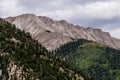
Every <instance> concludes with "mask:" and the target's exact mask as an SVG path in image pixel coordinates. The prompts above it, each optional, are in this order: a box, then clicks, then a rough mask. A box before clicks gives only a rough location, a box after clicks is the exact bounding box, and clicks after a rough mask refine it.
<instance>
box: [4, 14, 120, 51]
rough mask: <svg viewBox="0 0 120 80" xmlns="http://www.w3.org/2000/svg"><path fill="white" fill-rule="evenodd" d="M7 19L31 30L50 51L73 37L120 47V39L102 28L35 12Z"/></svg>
mask: <svg viewBox="0 0 120 80" xmlns="http://www.w3.org/2000/svg"><path fill="white" fill-rule="evenodd" d="M5 20H6V21H8V22H10V23H12V24H15V25H16V26H17V28H19V29H21V30H25V31H26V32H29V33H30V34H31V36H32V37H33V39H35V40H38V41H39V42H40V43H41V44H42V45H43V46H44V47H46V48H47V49H48V50H50V51H51V50H55V49H56V48H58V47H59V46H60V45H62V44H65V43H67V42H70V41H72V40H73V39H87V40H92V41H95V42H98V43H102V44H105V45H106V46H109V47H112V48H114V49H120V40H119V39H117V38H113V37H111V35H110V34H109V33H108V32H103V31H102V30H101V29H94V28H91V27H88V28H84V27H81V26H79V25H73V24H71V23H68V22H67V21H65V20H60V21H56V20H53V19H51V18H48V17H45V16H36V15H34V14H22V15H19V16H16V17H8V18H5Z"/></svg>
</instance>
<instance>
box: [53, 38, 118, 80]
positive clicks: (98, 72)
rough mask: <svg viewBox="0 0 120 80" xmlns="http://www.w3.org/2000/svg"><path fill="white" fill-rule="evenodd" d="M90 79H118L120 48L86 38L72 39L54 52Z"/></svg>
mask: <svg viewBox="0 0 120 80" xmlns="http://www.w3.org/2000/svg"><path fill="white" fill-rule="evenodd" d="M54 53H55V54H56V55H58V56H60V57H61V58H63V59H64V58H65V60H66V61H67V62H68V63H69V64H71V65H73V66H74V67H76V68H78V69H82V70H83V71H85V73H86V74H87V76H88V77H89V79H90V80H120V50H115V49H112V48H110V47H106V46H105V45H102V44H98V43H96V42H92V41H87V40H84V39H82V40H74V41H73V42H69V43H67V44H65V45H62V46H61V47H60V48H58V49H56V50H55V52H54Z"/></svg>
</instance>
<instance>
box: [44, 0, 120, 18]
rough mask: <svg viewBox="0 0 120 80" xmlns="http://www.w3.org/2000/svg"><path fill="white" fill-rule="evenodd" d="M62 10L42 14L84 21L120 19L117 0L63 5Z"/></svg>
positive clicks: (119, 7)
mask: <svg viewBox="0 0 120 80" xmlns="http://www.w3.org/2000/svg"><path fill="white" fill-rule="evenodd" d="M63 7H64V8H59V9H57V10H53V11H49V10H48V12H47V13H46V12H43V14H44V13H46V15H48V16H52V17H55V18H63V19H66V18H67V19H70V18H78V16H79V18H86V19H111V18H113V17H116V16H119V17H120V5H119V0H114V1H105V2H103V1H97V2H93V3H90V4H85V5H79V4H75V5H68V4H66V5H64V6H63Z"/></svg>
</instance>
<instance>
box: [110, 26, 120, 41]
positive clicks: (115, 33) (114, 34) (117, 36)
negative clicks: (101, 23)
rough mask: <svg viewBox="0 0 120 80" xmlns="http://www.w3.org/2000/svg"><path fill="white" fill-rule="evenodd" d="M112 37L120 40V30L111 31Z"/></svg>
mask: <svg viewBox="0 0 120 80" xmlns="http://www.w3.org/2000/svg"><path fill="white" fill-rule="evenodd" d="M110 33H111V35H112V36H114V37H116V38H119V39H120V28H119V29H115V30H112V31H110Z"/></svg>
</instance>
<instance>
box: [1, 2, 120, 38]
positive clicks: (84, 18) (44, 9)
mask: <svg viewBox="0 0 120 80" xmlns="http://www.w3.org/2000/svg"><path fill="white" fill-rule="evenodd" d="M119 3H120V0H1V1H0V16H1V17H8V16H16V15H19V14H24V13H34V14H36V15H43V16H48V17H51V18H53V19H57V20H60V19H65V20H67V21H68V22H71V23H73V24H78V25H81V26H85V27H89V26H90V27H95V28H101V29H103V30H104V31H109V32H110V33H111V34H112V36H114V37H117V38H120V35H118V34H120V5H119Z"/></svg>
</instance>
